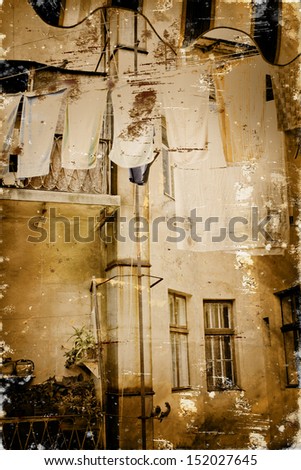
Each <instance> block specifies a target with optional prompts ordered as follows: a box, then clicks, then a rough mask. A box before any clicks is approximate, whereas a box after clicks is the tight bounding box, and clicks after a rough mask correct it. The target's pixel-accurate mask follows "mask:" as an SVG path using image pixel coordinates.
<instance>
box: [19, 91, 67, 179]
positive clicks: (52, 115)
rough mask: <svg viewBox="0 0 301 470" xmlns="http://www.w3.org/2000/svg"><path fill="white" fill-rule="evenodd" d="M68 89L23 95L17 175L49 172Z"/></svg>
mask: <svg viewBox="0 0 301 470" xmlns="http://www.w3.org/2000/svg"><path fill="white" fill-rule="evenodd" d="M65 90H66V89H63V90H59V91H57V92H54V93H47V94H43V95H38V96H37V95H33V94H31V93H26V94H25V95H24V102H23V109H22V119H21V128H20V147H21V148H22V153H21V154H20V155H19V159H18V171H17V177H18V178H27V177H33V176H41V175H47V174H48V173H49V164H50V155H51V150H52V146H53V139H54V134H55V130H56V125H57V119H58V115H59V110H60V106H61V102H62V99H63V96H64V93H65Z"/></svg>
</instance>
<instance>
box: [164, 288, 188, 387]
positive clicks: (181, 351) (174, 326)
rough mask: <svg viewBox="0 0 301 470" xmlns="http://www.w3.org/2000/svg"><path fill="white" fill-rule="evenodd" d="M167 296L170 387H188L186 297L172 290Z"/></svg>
mask: <svg viewBox="0 0 301 470" xmlns="http://www.w3.org/2000/svg"><path fill="white" fill-rule="evenodd" d="M168 297H169V312H170V343H171V353H172V388H173V390H175V389H182V388H188V387H189V362H188V328H187V313H186V297H185V296H183V295H179V294H176V293H173V292H170V293H169V294H168Z"/></svg>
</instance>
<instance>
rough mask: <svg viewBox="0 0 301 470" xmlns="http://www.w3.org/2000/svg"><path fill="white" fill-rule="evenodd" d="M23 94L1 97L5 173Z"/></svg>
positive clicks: (0, 135)
mask: <svg viewBox="0 0 301 470" xmlns="http://www.w3.org/2000/svg"><path fill="white" fill-rule="evenodd" d="M21 97H22V94H21V93H18V94H15V95H5V94H3V95H2V97H1V106H0V117H1V132H0V148H1V162H0V174H1V176H3V175H5V174H6V173H7V172H8V169H9V151H10V148H11V145H12V140H13V131H14V127H15V122H16V117H17V112H18V107H19V104H20V100H21Z"/></svg>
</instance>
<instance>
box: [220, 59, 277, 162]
mask: <svg viewBox="0 0 301 470" xmlns="http://www.w3.org/2000/svg"><path fill="white" fill-rule="evenodd" d="M268 70H269V69H268V66H267V65H266V64H265V62H264V61H263V59H262V58H261V57H260V56H255V57H249V58H244V59H240V60H238V61H237V62H236V63H235V62H233V63H232V62H231V65H230V66H226V67H225V68H224V69H223V68H222V67H220V68H216V70H215V72H214V79H215V86H216V97H217V103H218V105H219V111H220V125H221V134H222V139H223V146H224V154H225V157H226V160H227V161H228V162H230V163H231V162H243V161H248V160H251V159H253V158H260V157H261V156H262V154H263V151H264V145H263V143H264V126H263V113H264V103H265V84H266V77H265V76H266V74H267V73H268Z"/></svg>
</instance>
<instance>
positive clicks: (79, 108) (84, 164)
mask: <svg viewBox="0 0 301 470" xmlns="http://www.w3.org/2000/svg"><path fill="white" fill-rule="evenodd" d="M98 87H99V85H98ZM106 99H107V89H106V88H104V87H100V88H97V85H95V86H94V87H93V88H92V89H91V85H90V89H89V88H88V87H87V88H86V89H85V88H84V86H83V85H82V86H81V93H78V94H77V95H76V96H74V97H72V96H68V97H67V104H66V110H65V122H64V132H63V141H62V167H63V168H66V169H69V170H71V169H73V170H74V169H80V170H87V169H91V168H94V167H95V166H96V158H97V154H98V147H99V138H100V133H101V128H102V123H103V116H104V112H105V108H106V102H107V101H106Z"/></svg>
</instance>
